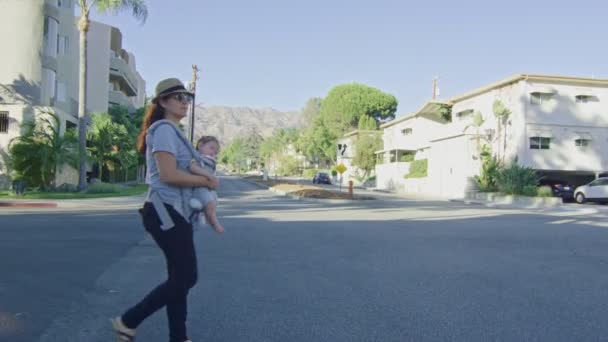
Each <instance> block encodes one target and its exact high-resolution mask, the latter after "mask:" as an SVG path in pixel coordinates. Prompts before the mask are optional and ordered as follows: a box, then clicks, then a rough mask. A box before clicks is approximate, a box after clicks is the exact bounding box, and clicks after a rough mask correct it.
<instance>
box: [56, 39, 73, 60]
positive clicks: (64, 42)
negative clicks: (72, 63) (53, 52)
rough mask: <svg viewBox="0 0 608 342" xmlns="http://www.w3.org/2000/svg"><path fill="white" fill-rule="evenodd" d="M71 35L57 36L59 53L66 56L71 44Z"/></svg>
mask: <svg viewBox="0 0 608 342" xmlns="http://www.w3.org/2000/svg"><path fill="white" fill-rule="evenodd" d="M69 43H70V41H69V37H67V36H57V55H58V56H66V55H67V54H68V51H69V48H70V45H69Z"/></svg>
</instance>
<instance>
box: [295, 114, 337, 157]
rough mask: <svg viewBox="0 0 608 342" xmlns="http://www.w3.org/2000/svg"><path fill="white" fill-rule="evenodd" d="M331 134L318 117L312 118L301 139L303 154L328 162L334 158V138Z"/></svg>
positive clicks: (335, 138)
mask: <svg viewBox="0 0 608 342" xmlns="http://www.w3.org/2000/svg"><path fill="white" fill-rule="evenodd" d="M337 139H338V136H337V135H335V134H333V133H332V132H331V131H330V129H329V128H328V127H327V126H326V125H325V122H324V120H323V119H321V118H320V117H317V118H316V119H315V120H314V123H313V125H312V126H311V127H309V128H308V129H306V131H305V132H304V134H303V137H302V140H301V148H302V151H303V152H304V154H305V155H306V156H307V157H308V158H309V159H311V160H314V161H315V162H317V161H318V162H323V163H325V164H330V163H332V162H333V161H334V160H335V159H336V147H335V146H336V144H335V143H336V140H337Z"/></svg>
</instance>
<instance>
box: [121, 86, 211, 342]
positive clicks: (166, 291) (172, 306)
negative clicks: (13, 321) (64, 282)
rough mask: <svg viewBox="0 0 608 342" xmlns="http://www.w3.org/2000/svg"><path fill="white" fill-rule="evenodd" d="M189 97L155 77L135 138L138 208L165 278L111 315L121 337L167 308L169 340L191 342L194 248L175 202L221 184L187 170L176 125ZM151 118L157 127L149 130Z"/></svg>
mask: <svg viewBox="0 0 608 342" xmlns="http://www.w3.org/2000/svg"><path fill="white" fill-rule="evenodd" d="M192 98H193V96H192V93H190V92H189V91H187V90H186V88H185V87H184V85H183V83H182V82H180V81H179V80H177V79H174V78H170V79H166V80H163V81H161V82H159V83H158V85H157V86H156V92H155V97H154V99H153V100H152V104H151V105H150V106H149V107H148V109H147V111H146V115H145V117H144V121H143V124H142V130H141V132H140V134H139V137H138V142H137V149H138V151H139V152H140V153H142V154H143V153H145V156H146V166H147V170H148V175H147V177H146V178H147V182H148V184H149V185H150V190H149V193H148V198H147V200H146V202H145V204H144V206H143V208H142V209H140V213H141V215H142V218H143V223H144V227H145V229H146V231H148V233H150V234H151V235H152V237H153V238H154V241H156V244H157V245H158V246H159V247H160V249H161V250H162V252H163V254H164V255H165V258H166V261H167V273H168V279H167V280H166V281H165V282H164V283H162V284H160V285H159V286H157V287H156V288H155V289H154V290H152V292H150V293H149V294H148V295H147V296H146V297H145V298H144V299H143V300H142V301H141V302H139V303H138V304H137V305H135V306H134V307H132V308H130V309H129V310H127V311H126V312H125V313H124V314H123V315H122V316H120V317H117V318H114V319H112V324H113V326H114V330H115V331H116V332H117V333H118V337H119V340H120V341H134V339H135V328H137V326H138V325H139V324H140V323H141V322H143V321H144V320H145V319H146V318H147V317H149V316H150V315H152V314H153V313H154V312H156V311H157V310H159V309H161V308H163V307H166V309H167V316H168V320H169V335H170V342H191V341H190V340H189V339H188V336H187V333H186V316H187V297H188V291H189V290H190V289H191V288H192V287H193V286H194V284H195V283H196V280H197V265H196V264H197V263H196V252H195V250H194V242H193V231H192V224H191V223H190V222H189V220H188V219H187V215H184V211H183V210H179V208H178V206H176V205H175V204H176V203H179V202H180V197H182V196H183V191H182V190H184V189H186V188H188V189H191V188H192V187H207V188H210V189H216V188H217V187H218V185H219V184H218V180H217V178H215V177H213V176H199V175H194V174H191V173H189V172H188V171H187V164H188V163H189V162H190V160H192V153H191V147H189V146H188V145H187V144H186V143H185V142H184V139H183V135H181V136H180V134H178V132H177V130H176V127H177V125H178V124H179V122H180V120H181V119H183V118H184V117H186V115H187V112H188V106H189V104H190V103H191V102H192ZM163 119H165V120H168V121H170V122H168V123H170V124H162V125H159V124H161V123H164V122H158V121H159V120H163ZM155 122H157V125H155V126H157V127H154V128H153V129H150V128H151V126H152V125H153V124H154V123H155ZM172 126H174V127H172Z"/></svg>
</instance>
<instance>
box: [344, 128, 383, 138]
mask: <svg viewBox="0 0 608 342" xmlns="http://www.w3.org/2000/svg"><path fill="white" fill-rule="evenodd" d="M380 127H382V126H380ZM359 134H382V131H371V130H364V129H362V130H359V129H356V130H354V131H350V132H348V133H346V134H344V135H343V136H342V137H341V139H343V138H350V137H352V136H354V135H359Z"/></svg>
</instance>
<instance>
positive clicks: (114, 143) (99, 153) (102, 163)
mask: <svg viewBox="0 0 608 342" xmlns="http://www.w3.org/2000/svg"><path fill="white" fill-rule="evenodd" d="M91 119H92V125H91V129H90V130H89V132H88V140H89V152H90V153H91V156H92V157H93V159H94V160H95V161H96V162H97V165H98V167H99V175H98V177H99V179H100V180H101V179H103V178H102V177H103V169H104V167H105V168H107V169H109V170H112V171H113V170H115V169H116V166H117V165H116V164H118V163H119V161H118V158H117V155H118V154H119V144H123V146H125V153H127V152H126V151H127V150H128V149H129V147H127V146H130V147H131V148H134V145H133V144H132V143H130V142H129V141H126V140H128V132H127V129H126V128H125V126H123V125H120V124H118V123H115V122H114V121H113V120H112V116H111V115H110V114H108V113H98V114H94V115H92V116H91Z"/></svg>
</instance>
